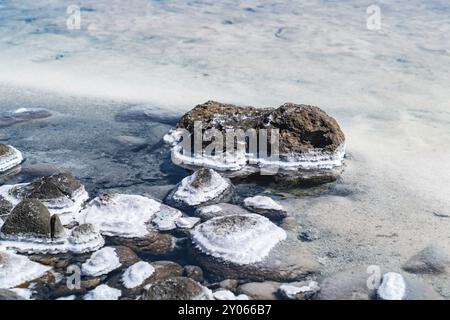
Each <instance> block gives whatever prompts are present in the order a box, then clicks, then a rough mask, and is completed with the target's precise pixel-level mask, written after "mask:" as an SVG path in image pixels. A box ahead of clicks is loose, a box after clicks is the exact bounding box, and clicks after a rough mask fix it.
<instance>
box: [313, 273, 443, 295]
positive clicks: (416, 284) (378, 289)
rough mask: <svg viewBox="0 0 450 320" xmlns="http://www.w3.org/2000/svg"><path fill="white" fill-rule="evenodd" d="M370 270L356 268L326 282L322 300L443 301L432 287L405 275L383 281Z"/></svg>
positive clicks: (383, 276) (382, 276) (383, 277)
mask: <svg viewBox="0 0 450 320" xmlns="http://www.w3.org/2000/svg"><path fill="white" fill-rule="evenodd" d="M367 271H368V270H367V267H362V266H359V267H355V268H352V269H348V270H345V271H342V272H338V273H336V274H334V275H332V276H330V277H328V278H326V279H325V280H324V281H323V282H322V283H321V285H320V287H321V290H320V293H319V298H320V299H321V300H375V299H388V300H390V299H399V300H441V299H442V296H441V295H439V294H438V293H437V292H436V291H435V290H434V289H433V287H431V286H430V285H428V284H426V283H424V282H422V281H420V280H418V279H415V278H412V277H410V276H408V275H405V274H399V273H395V272H387V273H386V272H384V271H383V269H380V275H379V279H378V278H377V277H376V276H374V274H373V273H371V272H367Z"/></svg>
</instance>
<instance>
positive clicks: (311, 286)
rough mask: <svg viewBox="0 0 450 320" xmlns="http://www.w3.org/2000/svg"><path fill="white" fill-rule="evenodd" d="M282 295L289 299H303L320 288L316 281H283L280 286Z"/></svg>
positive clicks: (309, 296)
mask: <svg viewBox="0 0 450 320" xmlns="http://www.w3.org/2000/svg"><path fill="white" fill-rule="evenodd" d="M279 290H280V292H281V294H282V296H284V297H286V298H288V299H291V300H303V299H308V298H311V297H312V296H313V295H314V294H316V293H317V292H318V291H319V290H320V288H319V285H318V284H317V282H316V281H310V282H309V283H307V284H306V283H302V284H297V283H285V284H282V285H281V286H280V289H279Z"/></svg>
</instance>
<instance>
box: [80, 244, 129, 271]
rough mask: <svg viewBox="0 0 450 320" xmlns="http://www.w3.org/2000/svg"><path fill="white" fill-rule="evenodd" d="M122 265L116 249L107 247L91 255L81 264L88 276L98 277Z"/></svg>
mask: <svg viewBox="0 0 450 320" xmlns="http://www.w3.org/2000/svg"><path fill="white" fill-rule="evenodd" d="M121 265H122V264H121V263H120V259H119V257H118V255H117V253H116V249H114V248H111V247H105V248H103V249H100V250H98V251H96V252H94V253H93V254H92V255H91V257H90V258H89V259H88V260H87V261H86V262H85V263H83V264H82V265H81V273H82V274H83V275H85V276H88V277H98V276H101V275H104V274H108V273H110V272H111V271H113V270H116V269H117V268H120V266H121Z"/></svg>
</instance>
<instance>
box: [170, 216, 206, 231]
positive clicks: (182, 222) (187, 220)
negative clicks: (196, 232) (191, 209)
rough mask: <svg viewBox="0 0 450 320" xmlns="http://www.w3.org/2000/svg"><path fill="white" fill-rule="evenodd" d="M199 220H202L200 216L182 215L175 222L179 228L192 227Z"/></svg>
mask: <svg viewBox="0 0 450 320" xmlns="http://www.w3.org/2000/svg"><path fill="white" fill-rule="evenodd" d="M199 222H200V218H196V217H181V218H179V219H178V220H177V221H176V222H175V223H176V225H177V227H178V228H183V229H192V228H193V227H194V226H195V225H196V224H197V223H199Z"/></svg>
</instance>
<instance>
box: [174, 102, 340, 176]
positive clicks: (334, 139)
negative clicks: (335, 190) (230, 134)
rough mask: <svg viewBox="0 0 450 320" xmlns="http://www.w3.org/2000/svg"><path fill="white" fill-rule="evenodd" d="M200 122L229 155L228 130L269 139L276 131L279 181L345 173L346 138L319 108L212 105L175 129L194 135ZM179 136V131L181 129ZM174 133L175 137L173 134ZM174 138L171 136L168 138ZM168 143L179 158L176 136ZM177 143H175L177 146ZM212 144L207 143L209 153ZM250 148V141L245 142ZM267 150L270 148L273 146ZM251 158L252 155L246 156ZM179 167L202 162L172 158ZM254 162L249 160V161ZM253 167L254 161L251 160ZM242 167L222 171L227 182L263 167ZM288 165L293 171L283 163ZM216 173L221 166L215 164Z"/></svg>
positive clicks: (199, 109) (198, 108)
mask: <svg viewBox="0 0 450 320" xmlns="http://www.w3.org/2000/svg"><path fill="white" fill-rule="evenodd" d="M195 122H201V124H202V130H203V133H205V131H206V130H208V129H216V130H219V131H220V132H222V133H223V137H224V143H223V146H224V150H223V151H230V150H226V143H225V141H226V140H225V134H224V133H225V131H226V130H229V129H234V130H236V129H242V130H243V131H246V130H247V129H255V130H256V132H259V131H260V130H261V129H266V130H267V131H268V134H269V136H270V134H271V130H272V129H278V130H279V159H280V161H281V165H280V168H279V169H278V170H277V171H276V172H275V173H274V174H273V177H274V178H275V179H276V180H280V179H281V180H282V181H286V182H288V181H289V182H296V183H320V182H328V181H332V180H334V179H336V177H337V176H338V175H339V174H340V173H341V171H342V168H341V167H342V160H343V156H344V153H345V136H344V133H343V132H342V130H341V129H340V127H339V124H338V123H337V121H336V120H335V119H334V118H332V117H331V116H329V115H328V114H327V113H325V112H324V111H323V110H321V109H320V108H318V107H315V106H310V105H298V104H293V103H286V104H283V105H282V106H280V107H279V108H276V109H275V108H255V107H239V106H235V105H231V104H224V103H220V102H216V101H208V102H206V103H204V104H201V105H198V106H196V107H195V108H194V109H192V110H191V111H189V112H188V113H186V114H185V115H184V116H183V117H182V118H181V119H180V121H179V122H178V124H177V127H176V129H186V130H187V131H188V132H190V133H191V134H193V132H194V123H195ZM178 131H179V130H178ZM174 132H177V130H175V131H174ZM170 135H172V136H171V137H170ZM170 135H169V136H168V139H166V141H167V142H169V143H171V144H172V146H174V149H172V151H173V154H176V152H177V151H176V148H175V146H176V145H177V142H176V140H177V137H176V134H175V135H173V134H172V133H171V134H170ZM174 141H175V142H174ZM210 143H211V142H210V141H207V140H206V139H204V141H203V148H204V149H205V148H206V147H207V146H208V145H209V144H210ZM246 144H247V147H249V143H248V141H247V142H246ZM269 149H272V148H271V147H270V148H269ZM247 156H248V155H247ZM173 159H177V161H176V162H177V164H179V165H181V166H183V167H185V168H188V169H197V168H198V167H199V166H200V165H199V164H198V161H197V162H195V161H190V160H188V159H187V158H186V157H184V158H183V159H182V158H180V157H176V156H175V157H173ZM248 160H250V158H249V159H248ZM251 160H252V161H251V162H254V160H255V159H254V158H252V159H251ZM251 162H249V161H247V164H241V165H240V167H239V168H230V167H226V166H225V167H221V166H222V165H223V163H221V165H220V166H219V167H221V168H222V169H221V170H222V173H223V174H225V175H227V176H229V177H246V176H249V175H254V174H255V173H259V169H260V166H262V164H261V163H259V162H258V161H256V162H257V163H256V164H255V163H251ZM287 163H290V164H289V167H288V166H287V165H286V166H284V164H287ZM201 166H203V167H211V166H212V164H211V161H208V162H203V163H202V164H201ZM214 168H216V169H217V164H215V165H214Z"/></svg>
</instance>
